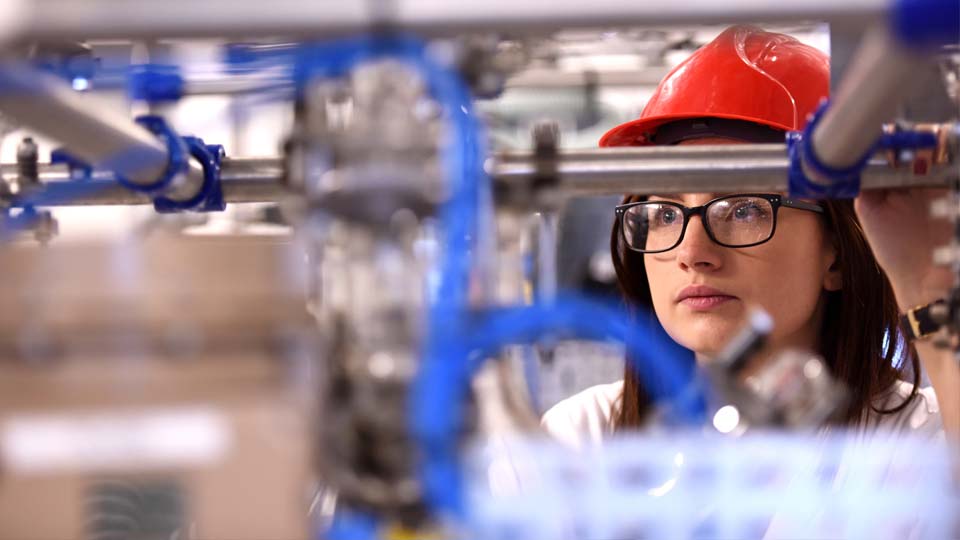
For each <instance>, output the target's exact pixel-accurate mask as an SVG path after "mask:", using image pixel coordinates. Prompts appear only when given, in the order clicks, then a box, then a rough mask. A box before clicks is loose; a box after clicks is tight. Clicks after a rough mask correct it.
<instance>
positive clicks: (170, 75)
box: [127, 64, 184, 103]
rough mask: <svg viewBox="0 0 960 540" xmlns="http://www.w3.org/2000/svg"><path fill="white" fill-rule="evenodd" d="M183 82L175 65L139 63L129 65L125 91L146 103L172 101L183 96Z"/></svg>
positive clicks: (132, 97)
mask: <svg viewBox="0 0 960 540" xmlns="http://www.w3.org/2000/svg"><path fill="white" fill-rule="evenodd" d="M183 89H184V82H183V77H182V76H181V75H180V70H179V68H178V67H177V66H174V65H168V64H140V65H135V66H131V67H130V76H129V78H128V80H127V93H128V94H129V96H130V99H135V100H140V101H146V102H147V103H172V102H175V101H179V100H180V98H182V97H183Z"/></svg>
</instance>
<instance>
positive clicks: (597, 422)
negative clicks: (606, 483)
mask: <svg viewBox="0 0 960 540" xmlns="http://www.w3.org/2000/svg"><path fill="white" fill-rule="evenodd" d="M622 396H623V381H617V382H613V383H610V384H600V385H597V386H591V387H590V388H587V389H586V390H584V391H582V392H580V393H578V394H574V395H573V396H571V397H569V398H567V399H565V400H563V401H561V402H559V403H557V404H556V405H554V406H553V407H551V408H550V410H548V411H547V412H546V414H544V415H543V418H542V419H541V421H540V424H541V425H542V426H543V427H544V429H546V430H547V432H548V433H549V434H550V435H551V436H553V437H555V438H557V439H559V440H560V441H562V442H564V443H567V444H569V445H571V446H574V447H577V448H579V447H581V446H583V445H585V444H587V443H591V444H595V443H599V442H600V441H602V440H603V439H604V438H606V436H607V435H609V434H610V433H612V432H613V415H614V411H615V410H616V408H617V406H618V404H619V402H620V399H621V398H622Z"/></svg>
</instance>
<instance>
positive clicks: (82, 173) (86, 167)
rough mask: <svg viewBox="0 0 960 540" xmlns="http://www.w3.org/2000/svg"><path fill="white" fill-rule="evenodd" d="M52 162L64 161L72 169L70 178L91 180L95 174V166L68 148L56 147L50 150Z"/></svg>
mask: <svg viewBox="0 0 960 540" xmlns="http://www.w3.org/2000/svg"><path fill="white" fill-rule="evenodd" d="M50 163H51V164H52V165H57V164H60V163H63V164H65V165H66V166H67V170H69V171H70V179H71V180H78V181H86V180H90V179H91V177H92V175H93V166H92V165H90V164H89V163H87V162H86V161H84V160H82V159H80V158H78V157H77V156H75V155H73V154H71V153H70V151H69V150H67V149H66V148H55V149H53V150H52V151H51V152H50Z"/></svg>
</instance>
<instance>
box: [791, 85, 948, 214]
mask: <svg viewBox="0 0 960 540" xmlns="http://www.w3.org/2000/svg"><path fill="white" fill-rule="evenodd" d="M828 107H829V102H828V101H827V100H824V101H823V103H821V104H820V107H819V108H818V109H817V112H816V113H814V115H813V118H811V120H810V122H809V123H808V124H807V127H806V128H805V129H804V130H803V132H799V131H791V132H788V133H787V138H786V143H787V155H788V156H789V158H790V169H789V171H788V180H789V182H788V184H789V191H790V196H791V197H797V198H807V199H850V198H853V197H856V196H857V195H858V194H859V193H860V174H861V173H862V172H863V170H864V168H866V166H867V164H868V163H869V162H870V158H872V157H873V155H874V154H875V153H876V152H877V151H879V150H919V149H924V148H935V147H936V146H937V138H936V136H935V135H934V134H932V133H929V132H921V131H911V130H898V131H895V132H893V133H885V134H883V135H881V136H880V137H879V138H878V139H877V142H876V143H874V144H873V145H872V146H871V147H870V148H869V149H868V150H867V152H866V153H865V154H864V155H863V156H862V157H861V158H860V159H859V160H857V162H856V163H854V164H853V165H852V166H850V167H846V168H843V169H838V168H834V167H830V166H829V165H826V164H824V163H823V162H822V161H820V159H819V158H818V157H817V154H816V152H815V151H814V149H813V137H812V134H813V131H814V130H815V129H816V127H817V125H818V124H819V123H820V119H821V118H823V115H824V113H825V112H826V110H827V108H828ZM811 174H813V175H815V176H816V177H817V179H818V180H819V182H814V181H813V180H812V179H811V178H810V175H811Z"/></svg>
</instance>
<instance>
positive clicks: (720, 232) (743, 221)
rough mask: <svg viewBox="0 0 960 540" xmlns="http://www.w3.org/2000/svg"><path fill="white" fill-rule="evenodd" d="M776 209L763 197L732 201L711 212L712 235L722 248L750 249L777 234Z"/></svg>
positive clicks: (716, 204) (717, 205) (722, 202)
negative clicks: (774, 227)
mask: <svg viewBox="0 0 960 540" xmlns="http://www.w3.org/2000/svg"><path fill="white" fill-rule="evenodd" d="M773 220H774V217H773V205H772V204H770V201H768V200H766V199H764V198H762V197H729V198H726V199H720V200H718V201H714V202H713V203H712V204H711V205H710V206H709V207H708V208H707V221H708V223H709V225H710V231H711V232H713V236H714V237H716V239H717V241H718V242H720V243H721V244H726V245H728V246H747V245H750V244H756V243H758V242H765V241H766V240H768V239H769V238H770V236H771V235H772V234H773Z"/></svg>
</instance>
